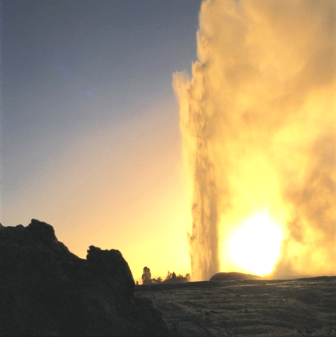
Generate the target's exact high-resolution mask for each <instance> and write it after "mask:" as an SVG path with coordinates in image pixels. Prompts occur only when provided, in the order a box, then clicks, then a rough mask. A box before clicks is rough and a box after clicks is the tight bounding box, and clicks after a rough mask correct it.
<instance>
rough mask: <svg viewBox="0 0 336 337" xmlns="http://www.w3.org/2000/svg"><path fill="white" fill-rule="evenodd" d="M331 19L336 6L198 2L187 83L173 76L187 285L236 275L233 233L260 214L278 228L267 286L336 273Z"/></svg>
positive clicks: (327, 2)
mask: <svg viewBox="0 0 336 337" xmlns="http://www.w3.org/2000/svg"><path fill="white" fill-rule="evenodd" d="M335 13H336V3H335V1H333V0H321V1H315V0H284V1H278V0H267V1H264V0H248V1H247V0H245V1H244V0H241V1H234V0H207V1H203V3H202V6H201V11H200V17H199V30H198V32H197V48H198V49H197V52H198V60H197V61H196V62H194V63H193V64H192V76H191V78H188V75H186V74H185V73H176V74H174V77H173V87H174V90H175V93H176V95H177V97H178V100H179V105H180V108H179V109H180V128H181V132H182V136H183V146H184V156H185V160H186V163H187V167H188V172H189V176H190V180H191V186H192V193H193V200H192V216H193V225H192V230H191V233H190V237H189V242H190V255H191V269H192V277H193V279H195V280H202V279H208V278H209V277H211V276H212V275H213V274H215V273H216V272H218V271H219V270H220V269H221V270H222V271H230V270H232V269H236V270H237V268H238V267H239V266H238V265H237V263H236V262H235V261H233V259H232V258H231V257H230V245H231V243H232V242H231V240H232V239H233V236H234V235H233V233H234V232H235V231H236V230H237V228H238V226H239V224H241V223H242V220H243V219H249V218H251V217H252V216H253V214H258V213H266V214H269V216H270V217H271V218H272V219H274V220H275V221H276V223H278V224H280V225H281V226H282V233H283V234H284V238H283V241H282V243H281V253H280V257H279V259H278V261H277V263H276V265H275V266H274V268H273V275H274V276H277V277H285V276H295V275H307V274H309V275H314V274H322V273H323V274H336V261H335V259H336V245H335V242H336V231H335V225H336V212H335V209H336V208H335V207H334V204H335V200H336V192H335V191H336V188H335V187H336V169H335V166H336V165H335V142H336V140H335V134H336V130H335V129H336V128H335V125H336V123H335V122H336V121H335V115H336V107H335V92H336V91H335V90H336V76H335V60H336V52H335V50H336V45H335V44H336V42H335V41H336V36H335V32H336V25H335ZM265 233H266V230H265ZM251 240H253V236H251ZM265 240H267V235H266V237H265ZM219 251H221V252H222V253H221V254H219ZM260 258H262V257H260ZM241 271H244V270H241Z"/></svg>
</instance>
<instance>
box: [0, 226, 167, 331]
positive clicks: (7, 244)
mask: <svg viewBox="0 0 336 337" xmlns="http://www.w3.org/2000/svg"><path fill="white" fill-rule="evenodd" d="M134 290H135V285H134V280H133V276H132V273H131V271H130V269H129V267H128V264H127V262H126V261H125V260H124V258H123V257H122V255H121V253H120V252H119V251H118V250H113V249H112V250H101V249H100V248H96V247H94V246H90V248H89V250H88V254H87V258H86V260H83V259H80V258H79V257H77V256H76V255H74V254H72V253H71V252H70V251H69V250H68V248H67V247H66V246H65V245H64V244H63V243H61V242H59V241H58V240H57V238H56V236H55V233H54V229H53V227H52V226H50V225H48V224H46V223H44V222H40V221H38V220H32V221H31V223H30V224H29V225H28V226H27V227H23V226H22V225H19V226H16V227H4V226H2V225H1V224H0V335H1V336H9V335H21V336H29V335H37V336H38V335H39V336H166V335H167V334H168V327H167V323H166V322H165V321H164V319H163V318H162V315H161V313H160V312H159V311H157V310H156V309H155V308H154V307H153V304H152V301H151V300H149V299H148V298H145V297H141V296H134Z"/></svg>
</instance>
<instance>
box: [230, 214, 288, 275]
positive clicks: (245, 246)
mask: <svg viewBox="0 0 336 337" xmlns="http://www.w3.org/2000/svg"><path fill="white" fill-rule="evenodd" d="M282 238H283V234H282V230H281V227H280V226H279V225H278V224H277V223H276V222H275V221H274V220H272V219H271V218H270V217H269V216H268V214H265V213H262V214H258V215H255V216H253V217H251V218H249V219H247V220H246V221H245V223H244V224H243V225H242V226H241V227H240V228H239V229H238V230H237V231H236V232H235V234H234V235H233V237H232V239H231V242H230V255H231V259H232V260H233V262H234V263H235V264H236V265H237V266H240V267H242V268H243V269H244V270H245V271H247V272H251V273H254V274H257V275H260V276H263V275H267V274H269V273H270V272H271V271H272V269H273V267H274V264H275V263H276V261H277V259H278V258H279V255H280V248H281V242H282Z"/></svg>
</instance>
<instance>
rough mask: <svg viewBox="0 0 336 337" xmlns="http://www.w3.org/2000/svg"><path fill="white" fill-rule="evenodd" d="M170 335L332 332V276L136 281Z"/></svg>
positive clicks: (335, 286)
mask: <svg viewBox="0 0 336 337" xmlns="http://www.w3.org/2000/svg"><path fill="white" fill-rule="evenodd" d="M136 296H140V297H141V296H145V297H147V298H150V299H151V300H152V301H153V302H154V306H155V307H156V308H157V309H159V310H160V311H161V312H162V314H163V317H164V318H165V319H166V321H167V322H168V325H169V329H170V335H171V336H331V337H334V336H336V277H318V278H308V279H296V280H272V281H265V280H253V281H252V280H251V281H224V282H211V281H209V282H190V283H185V284H175V285H172V284H169V285H168V284H166V285H165V284H161V285H149V286H138V289H137V291H136Z"/></svg>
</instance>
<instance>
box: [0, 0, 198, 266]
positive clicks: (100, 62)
mask: <svg viewBox="0 0 336 337" xmlns="http://www.w3.org/2000/svg"><path fill="white" fill-rule="evenodd" d="M200 3H201V1H198V0H183V1H177V0H173V1H172V0H169V1H168V0H165V1H138V0H134V1H131V0H127V1H125V0H120V1H118V0H113V1H111V0H108V1H105V0H98V1H97V0H95V1H94V0H90V1H88V0H71V1H68V0H66V1H63V0H57V1H53V0H49V1H42V0H29V1H23V0H22V1H18V0H7V1H6V0H4V1H3V2H2V110H1V114H2V116H1V123H2V125H1V137H2V149H1V162H2V168H1V169H2V180H1V203H2V205H1V206H2V212H1V222H2V223H3V224H4V225H17V224H19V223H22V224H24V225H27V224H28V223H29V221H30V219H31V218H38V219H40V220H43V221H46V222H49V223H51V224H52V225H54V227H56V234H57V233H60V235H59V236H63V240H62V241H64V242H65V244H68V246H69V248H70V249H71V245H72V242H73V241H71V240H72V238H74V237H78V235H79V233H83V236H84V237H86V234H85V233H86V232H85V228H87V227H88V226H89V224H88V223H85V224H84V223H83V216H84V215H83V213H84V214H85V209H86V208H89V209H91V211H90V213H92V214H93V215H92V221H94V219H95V217H96V218H97V219H100V220H99V221H102V220H101V216H102V214H105V218H106V219H108V218H109V217H111V214H112V213H113V212H112V211H113V210H114V213H113V214H115V216H116V218H118V217H119V218H120V219H121V218H122V217H123V216H122V215H121V213H125V212H126V213H127V212H128V210H129V208H128V207H127V205H129V204H132V206H131V207H130V213H131V214H133V216H134V217H133V219H134V225H132V226H133V227H132V226H130V227H128V225H126V222H127V221H126V220H125V221H121V222H122V223H123V225H122V226H121V225H120V226H119V225H117V224H113V226H112V225H109V223H110V222H109V220H106V224H105V225H102V228H108V227H109V226H110V227H111V226H112V227H113V228H114V230H116V229H117V230H118V231H119V232H120V233H121V234H120V235H121V236H122V235H123V234H122V231H123V230H125V231H126V232H129V231H130V230H134V231H136V228H137V226H139V227H141V226H142V227H143V226H144V225H143V224H141V226H140V225H139V224H138V225H137V224H136V220H135V219H140V218H141V217H142V211H140V209H141V207H142V206H143V207H146V206H145V205H142V203H143V202H144V200H145V199H146V198H148V204H146V205H147V207H148V205H151V204H153V207H154V208H155V207H157V211H154V210H153V213H155V212H157V213H160V212H161V213H162V212H167V214H168V213H169V212H174V209H173V208H174V207H173V206H171V208H170V209H169V210H168V209H167V207H166V208H165V210H164V211H163V210H162V205H159V204H157V205H155V206H154V203H152V202H151V201H152V200H160V198H161V197H162V198H163V199H164V200H162V202H165V204H167V203H168V204H169V202H170V201H171V202H172V203H174V202H175V201H176V200H178V197H177V196H174V193H176V194H177V195H181V193H182V194H183V193H184V192H183V186H182V185H183V181H182V180H183V178H181V166H182V156H181V140H180V133H179V127H178V108H177V103H176V98H175V96H174V93H173V90H172V86H171V80H172V73H173V72H175V71H183V70H186V71H187V72H189V70H190V67H191V63H192V61H193V60H195V59H196V30H197V27H198V12H199V8H200ZM88 181H90V183H88ZM95 182H96V183H95ZM168 182H169V183H168ZM109 184H110V185H109ZM165 184H169V186H174V189H172V190H171V192H169V193H168V192H167V186H166V185H165ZM83 185H85V186H87V187H86V189H83V187H82V186H83ZM107 185H108V186H111V191H110V192H109V188H107V187H106V186H107ZM168 189H169V188H168ZM136 190H138V193H134V191H136ZM102 191H103V192H102ZM174 191H175V192H174ZM181 191H182V192H181ZM84 194H85V195H87V197H85V198H84V197H83V195H84ZM95 194H96V195H101V198H102V199H103V200H105V201H106V198H107V196H109V195H110V196H111V200H110V203H111V204H113V203H115V202H116V200H118V202H120V203H121V204H120V206H118V207H116V206H115V208H113V207H112V206H111V212H112V213H109V212H108V213H106V210H107V208H108V206H106V207H105V206H104V207H105V208H104V207H103V206H102V204H103V202H101V201H99V198H98V197H96V198H93V197H91V198H90V197H88V196H92V195H95ZM120 200H124V203H122V202H121V201H120ZM174 200H175V201H174ZM136 205H138V206H136ZM102 207H103V208H102ZM132 207H133V208H132ZM132 209H133V211H132ZM136 209H137V210H136ZM159 209H160V210H161V211H160V212H159ZM121 210H122V211H121ZM104 212H105V213H104ZM118 212H119V213H120V214H119V213H118ZM132 212H133V213H132ZM184 212H186V213H188V210H185V211H184ZM70 213H71V215H70ZM88 213H89V211H88ZM98 214H99V216H98ZM183 216H185V215H183ZM183 216H181V217H183ZM86 219H88V216H86ZM152 220H153V222H155V221H156V220H157V219H152ZM90 221H91V218H90ZM81 224H82V225H81ZM187 225H188V224H187ZM104 226H105V227H104ZM152 226H154V225H153V224H150V223H148V231H151V228H152ZM70 227H71V228H70ZM180 227H182V228H183V231H182V232H183V235H185V228H184V227H183V226H180ZM123 228H125V229H123ZM127 228H128V229H127ZM143 229H144V230H145V231H146V230H147V229H146V228H143ZM182 232H181V233H182ZM138 234H139V233H138ZM138 234H136V235H138ZM87 235H89V236H90V234H87ZM101 235H102V236H103V237H106V235H108V234H107V233H106V231H105V230H104V229H103V230H102V234H101ZM125 235H126V234H125ZM157 235H159V233H157ZM172 235H173V234H172ZM180 235H181V236H182V234H180ZM61 239H62V237H61ZM135 239H136V238H134V240H135ZM184 239H185V245H187V243H186V238H185V237H184ZM66 240H70V241H71V242H66ZM155 240H156V239H155ZM96 241H97V243H98V244H99V243H100V239H99V238H98V237H97V240H96ZM104 242H105V241H104ZM86 243H87V242H84V243H83V247H84V245H85V244H86ZM98 244H97V245H98ZM111 244H112V243H111ZM181 244H182V239H181ZM106 245H108V243H106ZM120 246H121V247H120V250H121V251H122V250H123V244H122V241H120ZM74 247H75V248H74V249H75V250H77V253H78V254H82V255H83V254H84V253H83V250H84V248H81V246H80V247H79V246H78V247H77V246H75V244H74ZM76 247H77V248H76ZM107 248H108V247H107ZM109 248H118V247H109ZM185 250H187V248H185ZM75 253H76V252H75ZM144 263H147V261H144ZM165 268H166V266H165ZM167 268H168V266H167Z"/></svg>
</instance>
